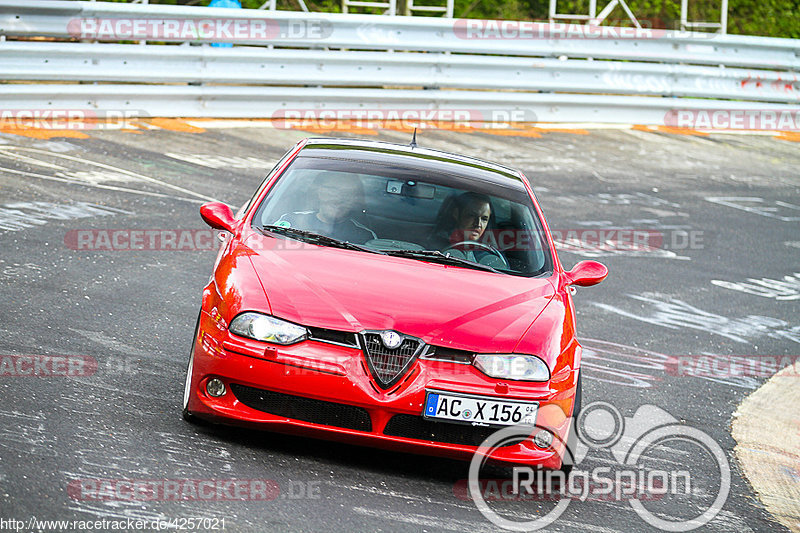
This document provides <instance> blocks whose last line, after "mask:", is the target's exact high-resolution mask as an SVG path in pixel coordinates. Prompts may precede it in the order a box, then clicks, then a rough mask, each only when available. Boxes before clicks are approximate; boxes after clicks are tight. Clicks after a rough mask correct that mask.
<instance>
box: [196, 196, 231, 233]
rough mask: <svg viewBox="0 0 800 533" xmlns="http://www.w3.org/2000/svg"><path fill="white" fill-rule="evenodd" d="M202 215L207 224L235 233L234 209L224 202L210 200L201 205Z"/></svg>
mask: <svg viewBox="0 0 800 533" xmlns="http://www.w3.org/2000/svg"><path fill="white" fill-rule="evenodd" d="M200 216H201V217H203V220H204V221H205V223H206V224H208V225H209V226H211V227H212V228H215V229H221V230H225V231H229V232H231V233H233V230H234V228H235V227H236V219H235V218H234V217H233V211H231V208H230V207H228V206H227V205H225V204H223V203H222V202H208V203H207V204H203V205H201V206H200Z"/></svg>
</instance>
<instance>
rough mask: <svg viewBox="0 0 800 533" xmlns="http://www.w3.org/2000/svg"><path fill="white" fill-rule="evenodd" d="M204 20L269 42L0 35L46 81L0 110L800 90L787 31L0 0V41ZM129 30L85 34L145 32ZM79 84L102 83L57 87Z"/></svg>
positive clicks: (555, 115) (556, 116)
mask: <svg viewBox="0 0 800 533" xmlns="http://www.w3.org/2000/svg"><path fill="white" fill-rule="evenodd" d="M215 18H218V19H220V20H221V19H228V20H230V19H236V20H240V21H244V24H245V25H248V24H249V25H251V26H248V27H252V25H256V26H258V27H260V28H262V29H263V28H266V30H265V33H264V36H266V38H259V35H256V34H253V35H246V36H244V37H241V38H238V39H237V38H235V37H234V38H230V39H225V40H227V41H230V42H234V43H236V44H239V45H248V46H236V47H233V48H212V47H209V46H207V45H200V46H196V45H195V44H201V43H208V42H210V41H213V40H215V39H218V37H213V36H212V37H203V36H202V35H199V36H195V37H194V38H191V39H189V41H188V43H192V44H191V45H188V43H187V44H186V45H183V46H177V45H159V44H146V45H137V44H117V43H111V42H95V43H87V42H32V41H13V40H6V41H4V42H0V75H1V76H2V78H3V79H5V80H15V81H43V82H49V83H48V84H43V85H42V84H27V83H14V84H7V85H0V107H2V108H6V109H17V108H23V107H24V108H31V107H36V108H56V109H63V108H67V107H70V106H73V105H80V106H82V107H84V108H85V107H87V105H88V106H90V107H95V108H97V109H106V108H108V109H115V110H120V109H126V110H135V111H139V112H141V113H143V114H149V115H153V116H215V117H258V116H261V117H270V116H272V115H274V114H275V113H277V112H279V111H280V110H282V109H283V110H285V109H298V108H322V107H327V108H331V109H334V108H337V107H339V108H342V107H348V106H349V107H351V108H352V107H356V108H369V109H385V108H387V106H389V107H392V108H398V109H403V108H418V109H419V108H433V109H464V106H469V109H476V110H479V109H484V110H486V111H487V112H488V111H493V112H501V115H502V112H503V111H508V110H525V111H529V112H532V113H535V116H536V118H537V120H539V121H547V122H551V121H552V122H573V121H581V122H584V121H593V122H609V123H614V122H626V123H631V122H632V123H639V124H662V123H663V122H664V114H665V113H666V112H669V111H670V110H674V109H747V110H754V109H774V110H783V109H788V110H793V109H797V106H796V104H797V103H798V101H799V100H800V77H799V74H798V72H800V41H797V40H789V39H773V38H763V37H750V36H731V35H717V34H699V33H680V32H677V33H676V32H663V33H655V34H650V35H649V36H648V34H640V38H628V37H623V33H622V32H623V30H619V29H616V30H615V29H606V30H603V31H606V32H612V34H611V35H609V34H606V35H605V38H592V36H591V35H587V34H583V35H582V36H576V35H573V36H572V37H570V36H569V34H568V33H567V32H568V31H573V32H574V31H578V30H576V28H578V29H579V28H580V27H578V26H572V27H565V26H556V27H550V29H552V30H555V31H556V33H555V35H560V36H561V38H558V39H555V38H540V37H541V34H537V33H536V32H537V31H541V30H542V27H541V26H536V25H531V23H518V22H503V23H498V22H491V21H466V20H452V19H450V20H443V19H438V18H426V17H381V16H377V15H343V14H329V13H299V12H281V11H277V12H265V11H259V10H235V11H234V10H227V9H215V8H197V7H183V6H166V5H135V4H119V3H106V2H65V1H40V0H30V1H20V0H0V35H3V36H6V37H8V38H33V37H37V38H38V37H47V38H51V39H52V38H55V39H72V40H73V41H77V40H78V39H77V38H79V37H87V35H85V34H81V32H80V28H81V26H80V24H81V20H90V21H92V20H94V21H95V22H97V21H103V20H108V21H119V20H128V21H131V20H140V21H145V22H147V21H149V22H150V23H151V26H153V25H156V24H158V23H159V22H158V21H164V20H172V21H175V20H177V21H184V22H185V21H192V23H194V24H195V25H198V24H202V23H203V21H208V20H212V19H215ZM90 26H91V24H90ZM95 26H97V27H100V26H98V25H97V24H95ZM144 26H146V25H143V27H144ZM125 27H128V26H125ZM131 28H132V30H131V33H127V34H124V35H119V34H117V35H103V34H100V35H98V34H92V35H89V36H88V37H89V38H91V37H95V38H96V39H97V40H101V41H102V40H107V41H114V40H116V41H119V40H121V37H125V38H127V40H130V41H136V40H143V39H153V37H154V36H153V35H152V33H148V32H144V33H141V34H139V33H135V31H133V30H134V29H135V28H134V26H132V25H131ZM559 31H560V32H561V33H558V32H559ZM624 31H628V30H624ZM614 32H616V33H614ZM520 34H521V35H523V36H524V37H530V38H520ZM515 35H516V37H515ZM614 35H619V38H612V37H613V36H614ZM628 35H630V34H628ZM550 36H551V37H552V36H553V34H550ZM157 37H159V38H158V39H157V40H158V41H182V42H186V39H185V36H183V37H184V38H179V37H174V36H170V35H163V34H162V35H159V36H157ZM262 37H263V36H262ZM488 37H500V38H488ZM86 81H91V82H102V83H103V84H102V85H98V84H94V85H86V84H74V83H72V84H71V83H56V84H53V82H86ZM167 84H170V85H167ZM197 84H199V85H197ZM218 84H226V85H224V86H219V85H218ZM227 84H234V85H233V86H231V85H227ZM304 86H312V87H304ZM420 87H422V88H425V89H427V90H419V88H420ZM654 96H655V97H656V98H654ZM658 97H660V98H658ZM109 106H110V107H109Z"/></svg>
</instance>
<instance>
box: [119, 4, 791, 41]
mask: <svg viewBox="0 0 800 533" xmlns="http://www.w3.org/2000/svg"><path fill="white" fill-rule="evenodd" d="M110 1H114V2H125V1H129V0H110ZM240 1H241V3H242V7H246V8H250V9H255V8H258V7H260V6H261V4H263V3H264V2H265V0H240ZM428 1H429V3H431V4H443V1H444V0H440V1H437V0H428ZM209 2H210V0H150V3H151V4H180V5H208V3H209ZM403 2H404V0H398V6H397V12H398V13H402V12H403ZM627 4H628V6H630V8H631V11H633V13H634V15H636V18H637V19H639V21H640V22H641V24H642V26H644V27H652V28H668V29H675V28H678V25H679V21H680V15H681V1H680V0H627ZM277 5H278V9H286V10H298V9H299V8H300V7H299V4H298V2H297V0H277ZM306 5H307V6H308V8H309V10H311V11H318V12H319V11H321V12H328V13H331V12H334V13H337V12H341V10H342V3H341V0H306ZM549 5H550V2H549V0H455V17H456V18H483V19H504V20H547V16H548V11H549ZM606 5H607V1H606V0H598V2H597V9H598V12H599V11H600V10H601V9H602V8H603V7H605V6H606ZM721 5H722V1H721V0H689V17H688V18H689V20H690V21H704V22H719V18H720V7H721ZM362 12H370V11H369V10H365V11H362ZM372 12H374V13H377V12H378V11H377V10H372ZM558 12H559V13H573V14H588V13H589V0H558ZM432 16H436V15H432ZM608 19H609V22H607V24H608V23H613V24H615V25H619V26H630V25H631V22H630V20H629V19H628V17H627V15H626V14H625V11H624V10H623V9H622V8H621V7H620V6H617V7H615V8H614V10H613V11H612V12H611V14H610V15H609V17H608ZM728 33H734V34H741V35H765V36H769V37H789V38H793V39H797V38H800V0H729V5H728Z"/></svg>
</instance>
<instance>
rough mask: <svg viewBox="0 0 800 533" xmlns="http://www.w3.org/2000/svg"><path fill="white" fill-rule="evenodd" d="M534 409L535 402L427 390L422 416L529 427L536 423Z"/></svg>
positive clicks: (536, 405)
mask: <svg viewBox="0 0 800 533" xmlns="http://www.w3.org/2000/svg"><path fill="white" fill-rule="evenodd" d="M538 407H539V404H538V402H520V401H514V400H497V399H496V398H487V397H484V396H470V395H466V394H453V393H450V392H439V391H427V394H426V396H425V409H424V410H423V412H422V416H424V417H425V418H431V419H439V420H453V421H458V422H466V423H468V424H475V425H493V426H511V425H514V424H530V425H533V424H535V423H536V410H537V408H538Z"/></svg>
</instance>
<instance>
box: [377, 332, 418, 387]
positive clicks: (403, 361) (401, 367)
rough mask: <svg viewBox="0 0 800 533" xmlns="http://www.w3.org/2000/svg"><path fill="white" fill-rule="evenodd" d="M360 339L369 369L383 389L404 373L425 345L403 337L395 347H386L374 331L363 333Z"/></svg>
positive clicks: (378, 334) (411, 338)
mask: <svg viewBox="0 0 800 533" xmlns="http://www.w3.org/2000/svg"><path fill="white" fill-rule="evenodd" d="M362 339H363V341H364V355H365V356H366V359H367V363H368V364H369V369H370V371H371V372H372V375H373V377H374V378H375V381H377V382H378V384H379V385H380V386H381V387H383V388H384V389H387V388H389V387H391V386H392V385H394V384H395V383H396V382H397V381H398V380H399V379H400V378H401V377H402V376H403V374H405V372H406V370H408V369H409V367H410V366H411V363H412V362H413V361H414V359H415V358H416V356H417V355H418V354H419V352H420V351H422V348H423V347H424V346H425V344H424V343H423V342H422V341H421V340H419V339H415V338H413V337H405V338H404V339H403V342H402V343H401V344H400V346H398V347H397V348H394V349H391V348H387V347H386V346H385V345H384V344H383V341H382V340H381V336H380V333H374V332H367V333H364V334H363V335H362Z"/></svg>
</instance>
